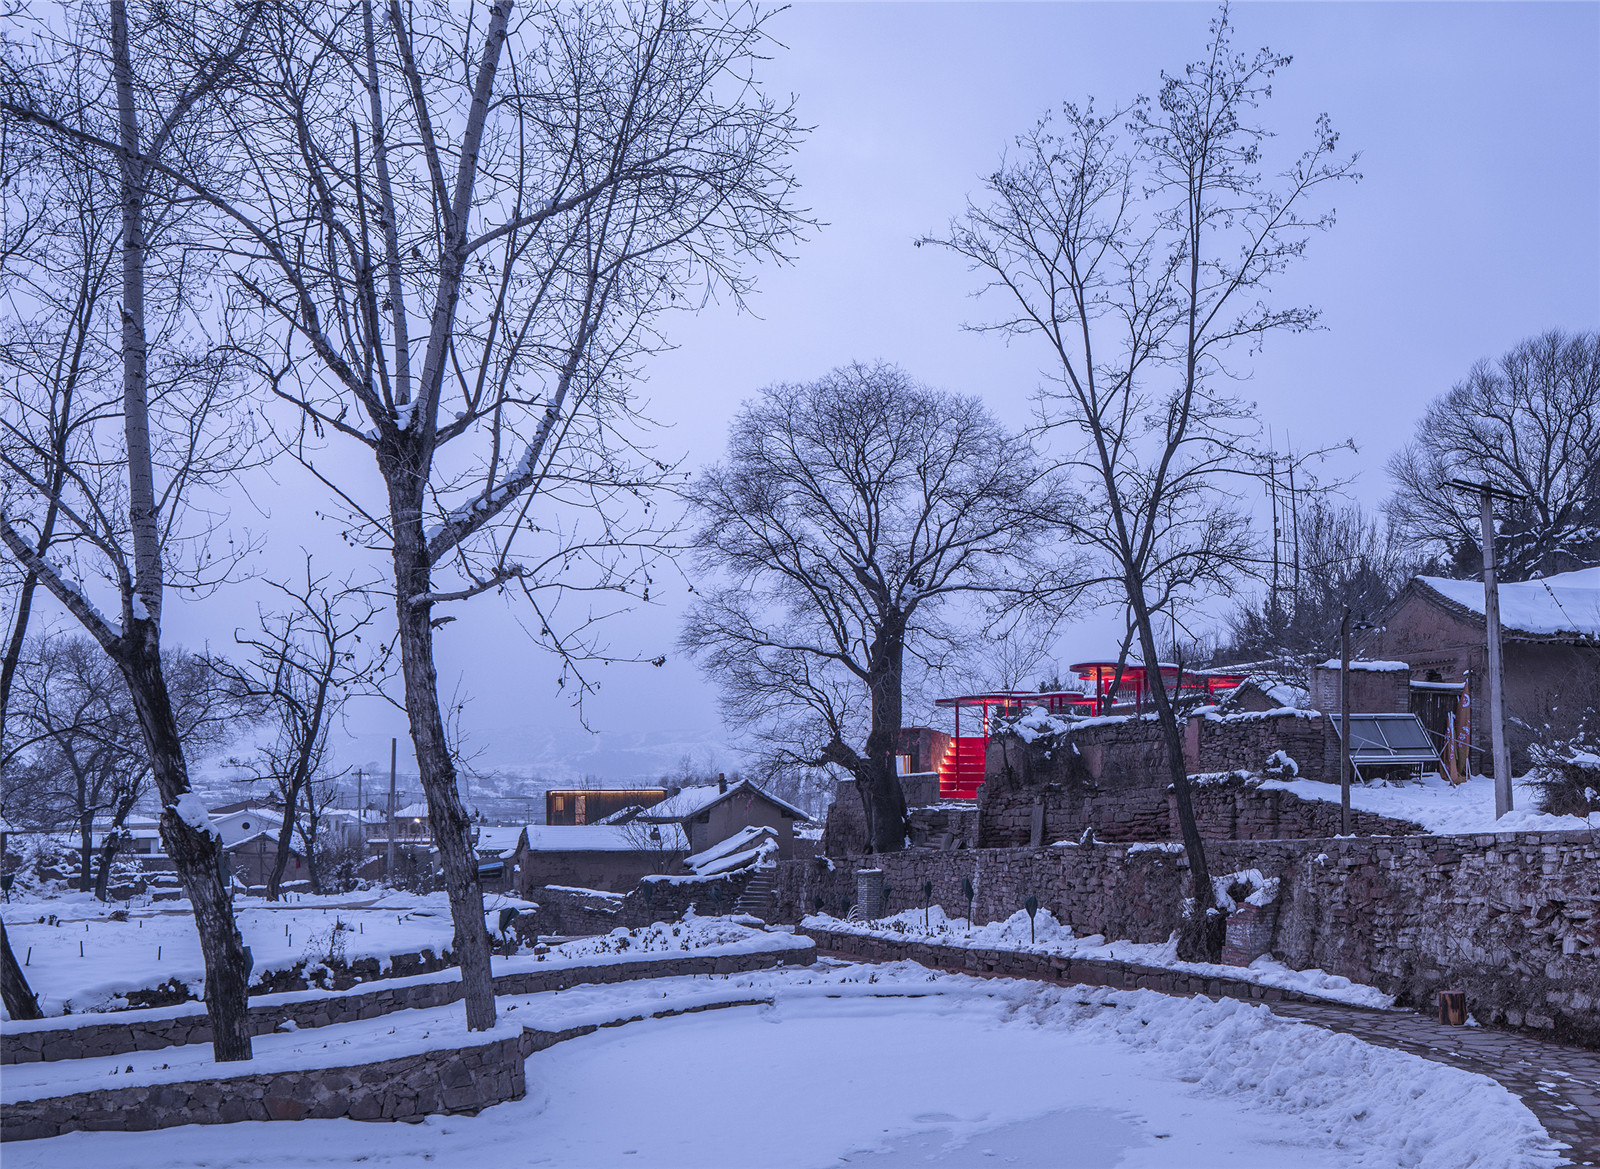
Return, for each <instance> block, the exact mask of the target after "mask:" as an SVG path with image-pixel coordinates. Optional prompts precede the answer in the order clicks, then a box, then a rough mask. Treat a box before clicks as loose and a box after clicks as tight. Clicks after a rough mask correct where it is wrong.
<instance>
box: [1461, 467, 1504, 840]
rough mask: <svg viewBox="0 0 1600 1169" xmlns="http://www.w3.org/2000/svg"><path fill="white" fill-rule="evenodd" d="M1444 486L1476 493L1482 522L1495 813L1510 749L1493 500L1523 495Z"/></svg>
mask: <svg viewBox="0 0 1600 1169" xmlns="http://www.w3.org/2000/svg"><path fill="white" fill-rule="evenodd" d="M1444 486H1446V487H1454V488H1455V489H1456V490H1457V491H1467V492H1471V493H1472V494H1474V495H1476V496H1477V497H1478V522H1479V523H1480V524H1481V525H1482V526H1483V618H1484V626H1485V634H1486V636H1487V639H1488V642H1489V734H1490V741H1491V744H1492V750H1493V755H1492V758H1493V760H1494V817H1495V819H1496V820H1498V819H1499V818H1500V817H1501V816H1504V815H1505V814H1506V813H1507V812H1509V811H1511V749H1510V747H1509V745H1508V744H1507V743H1506V718H1505V673H1504V666H1503V663H1502V661H1501V649H1500V588H1499V584H1498V582H1497V581H1496V580H1495V572H1494V501H1495V500H1496V499H1503V500H1506V501H1507V502H1515V501H1517V500H1519V499H1521V498H1522V497H1521V496H1520V495H1517V494H1515V493H1514V492H1511V491H1502V490H1501V489H1500V488H1498V487H1491V486H1490V485H1489V483H1488V481H1487V480H1485V481H1484V482H1482V483H1472V482H1468V481H1467V480H1465V479H1451V480H1448V481H1447V482H1445V484H1444Z"/></svg>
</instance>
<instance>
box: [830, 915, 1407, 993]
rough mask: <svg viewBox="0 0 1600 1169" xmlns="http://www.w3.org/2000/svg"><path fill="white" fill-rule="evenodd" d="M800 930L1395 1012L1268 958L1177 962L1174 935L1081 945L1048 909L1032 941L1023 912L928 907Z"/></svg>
mask: <svg viewBox="0 0 1600 1169" xmlns="http://www.w3.org/2000/svg"><path fill="white" fill-rule="evenodd" d="M800 924H801V926H802V927H803V928H808V929H818V930H829V931H832V932H834V933H847V934H859V935H861V936H864V937H877V938H889V939H891V940H896V941H910V942H931V943H933V944H935V945H940V946H952V947H957V948H961V949H967V950H1014V951H1017V952H1020V953H1027V954H1049V955H1053V956H1060V957H1070V958H1113V959H1116V960H1118V961H1122V962H1137V963H1141V964H1142V965H1145V966H1158V967H1163V968H1165V969H1168V970H1182V971H1186V972H1188V973H1191V974H1199V975H1203V976H1205V977H1207V978H1233V979H1238V980H1240V981H1242V982H1253V983H1256V984H1257V985H1260V986H1274V987H1277V988H1279V989H1280V990H1292V991H1297V992H1299V993H1300V994H1303V995H1307V996H1309V997H1312V998H1320V999H1326V1000H1328V1001H1329V1002H1336V1003H1347V1004H1349V1005H1351V1006H1358V1007H1376V1008H1380V1009H1381V1008H1387V1007H1391V1006H1393V1005H1394V996H1393V995H1388V994H1384V993H1383V992H1382V991H1381V990H1379V989H1378V988H1377V987H1374V986H1367V985H1366V984H1364V983H1359V982H1351V981H1350V980H1349V979H1348V978H1344V977H1341V976H1340V975H1337V974H1328V973H1326V972H1325V971H1322V970H1317V969H1311V970H1295V969H1292V968H1291V967H1288V966H1285V965H1284V964H1283V963H1282V962H1279V961H1278V960H1277V959H1276V958H1272V957H1269V956H1267V955H1262V956H1261V957H1260V958H1257V959H1256V960H1255V961H1254V962H1252V963H1251V964H1250V965H1249V966H1221V965H1216V964H1213V963H1210V962H1180V961H1179V960H1178V942H1177V937H1176V935H1174V936H1173V937H1171V938H1168V939H1167V940H1166V941H1165V942H1160V943H1153V942H1151V943H1141V942H1125V941H1122V942H1119V941H1111V942H1108V941H1107V940H1106V939H1105V937H1104V936H1103V935H1101V934H1091V935H1089V936H1088V937H1083V938H1080V937H1078V936H1077V935H1075V934H1074V933H1073V932H1072V927H1071V926H1069V925H1064V924H1062V923H1061V922H1059V921H1057V920H1056V918H1055V915H1054V914H1052V913H1051V912H1050V911H1049V910H1048V909H1041V910H1039V912H1038V915H1037V917H1036V918H1035V919H1034V921H1033V923H1032V924H1033V928H1032V932H1031V934H1030V931H1029V922H1028V915H1027V913H1026V912H1024V911H1022V910H1018V911H1017V912H1016V913H1014V914H1012V915H1011V916H1010V917H1009V918H1007V919H1006V920H1005V921H992V922H989V923H988V924H986V925H980V926H974V925H972V924H971V923H970V922H968V921H967V919H966V918H963V917H954V918H953V917H947V916H946V915H945V912H944V910H943V909H942V908H940V907H939V906H937V905H932V906H929V907H928V908H927V909H926V910H922V909H908V910H905V911H904V912H902V913H897V914H895V915H893V916H892V917H885V918H879V919H877V920H874V921H841V920H840V919H838V918H836V917H829V916H828V915H826V914H820V915H816V916H812V917H808V918H806V919H805V920H804V921H802V922H801V923H800Z"/></svg>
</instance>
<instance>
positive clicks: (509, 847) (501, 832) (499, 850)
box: [478, 824, 524, 860]
mask: <svg viewBox="0 0 1600 1169" xmlns="http://www.w3.org/2000/svg"><path fill="white" fill-rule="evenodd" d="M523 831H524V829H523V827H522V825H521V824H511V825H491V826H488V827H484V828H480V829H478V851H479V852H480V853H492V854H493V855H495V856H497V857H499V858H501V859H502V860H504V859H505V858H506V857H508V856H511V855H512V854H513V853H515V852H516V851H517V846H518V845H519V844H520V843H521V842H522V833H523Z"/></svg>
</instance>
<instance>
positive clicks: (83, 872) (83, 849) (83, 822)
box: [78, 811, 94, 893]
mask: <svg viewBox="0 0 1600 1169" xmlns="http://www.w3.org/2000/svg"><path fill="white" fill-rule="evenodd" d="M93 888H94V814H93V813H92V812H87V811H86V812H84V813H83V814H82V815H80V816H79V817H78V892H80V893H87V892H89V891H90V890H91V889H93Z"/></svg>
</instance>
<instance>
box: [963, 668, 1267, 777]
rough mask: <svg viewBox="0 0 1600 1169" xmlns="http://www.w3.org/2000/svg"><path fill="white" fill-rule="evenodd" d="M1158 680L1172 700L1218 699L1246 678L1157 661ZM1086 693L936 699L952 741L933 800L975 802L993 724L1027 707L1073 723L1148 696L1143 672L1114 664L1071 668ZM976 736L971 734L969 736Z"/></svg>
mask: <svg viewBox="0 0 1600 1169" xmlns="http://www.w3.org/2000/svg"><path fill="white" fill-rule="evenodd" d="M1159 669H1160V673H1161V681H1162V684H1163V685H1164V687H1165V688H1166V691H1167V693H1168V694H1170V695H1172V696H1173V697H1174V698H1208V697H1216V696H1220V695H1221V694H1223V693H1224V692H1226V691H1229V690H1232V689H1233V688H1234V687H1236V686H1238V685H1239V683H1241V682H1243V681H1244V680H1245V678H1246V677H1247V675H1245V674H1237V673H1228V672H1224V671H1221V670H1200V671H1195V670H1185V669H1183V668H1182V667H1180V666H1175V665H1171V664H1168V663H1166V662H1163V663H1162V664H1161V665H1160V667H1159ZM1072 671H1073V673H1075V674H1077V675H1078V676H1079V677H1080V678H1082V679H1083V680H1084V681H1085V682H1088V683H1090V684H1091V685H1092V686H1093V687H1094V689H1093V690H1092V691H1085V692H1079V691H1075V690H1055V691H1046V692H1043V693H1034V692H1031V691H1022V690H1002V691H996V692H993V693H989V694H962V695H958V696H955V697H951V698H940V699H937V700H936V701H935V703H934V705H936V706H946V707H950V708H951V709H953V710H954V711H955V717H956V730H955V736H954V737H953V738H952V739H951V740H950V746H949V748H948V749H947V750H946V751H945V753H944V757H943V758H942V759H940V760H939V798H940V799H942V800H971V799H976V798H977V795H978V787H979V786H980V785H981V784H982V783H983V757H984V752H985V751H986V750H987V749H988V746H989V735H990V733H991V728H992V727H993V725H994V724H993V721H992V720H994V719H1000V718H1007V719H1009V718H1014V717H1016V716H1017V715H1019V714H1021V713H1022V712H1023V711H1026V710H1029V709H1031V708H1032V707H1035V706H1038V707H1043V708H1044V710H1045V712H1046V713H1047V714H1051V715H1056V716H1060V715H1076V716H1077V717H1079V718H1084V717H1090V716H1093V715H1100V714H1111V713H1136V712H1138V711H1142V710H1143V709H1145V703H1146V700H1147V699H1148V698H1149V696H1150V687H1149V685H1148V682H1147V675H1146V672H1145V668H1144V667H1143V666H1139V665H1127V664H1125V665H1123V666H1122V667H1121V671H1120V674H1119V671H1118V666H1117V663H1116V662H1079V663H1078V664H1077V665H1075V666H1073V667H1072ZM963 710H966V711H968V712H969V713H968V715H967V719H968V722H967V728H968V733H967V734H965V735H963V734H962V733H961V712H962V711H963ZM974 731H976V732H978V733H976V734H974V733H972V732H974Z"/></svg>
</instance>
